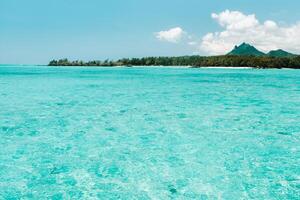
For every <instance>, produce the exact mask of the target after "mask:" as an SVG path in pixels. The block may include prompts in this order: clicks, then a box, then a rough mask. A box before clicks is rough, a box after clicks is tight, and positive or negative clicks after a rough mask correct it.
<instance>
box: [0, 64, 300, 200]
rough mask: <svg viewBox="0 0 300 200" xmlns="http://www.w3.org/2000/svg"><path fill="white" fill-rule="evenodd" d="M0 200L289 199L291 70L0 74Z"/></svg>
mask: <svg viewBox="0 0 300 200" xmlns="http://www.w3.org/2000/svg"><path fill="white" fill-rule="evenodd" d="M0 199H55V200H56V199H57V200H58V199H128V200H131V199H142V200H143V199H230V200H234V199H300V71H298V70H284V69H283V70H254V69H186V68H155V67H152V68H151V67H148V68H147V67H145V68H79V67H78V68H72V67H52V68H51V67H43V66H41V67H37V66H1V67H0Z"/></svg>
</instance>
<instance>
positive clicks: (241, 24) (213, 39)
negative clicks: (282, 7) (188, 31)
mask: <svg viewBox="0 0 300 200" xmlns="http://www.w3.org/2000/svg"><path fill="white" fill-rule="evenodd" d="M212 18H213V19H214V20H216V21H217V22H218V24H219V25H220V26H221V27H222V28H223V30H222V31H220V32H214V33H207V34H206V35H205V36H204V37H203V38H202V42H201V44H200V50H201V51H202V52H203V51H204V52H206V53H208V54H211V55H216V54H225V53H227V52H229V51H230V50H231V49H232V48H233V47H234V46H235V45H237V44H240V43H242V42H247V43H250V44H252V45H254V46H256V47H257V48H258V49H260V50H262V51H270V50H274V49H284V50H288V51H292V52H295V53H300V23H296V24H294V25H290V26H279V25H278V24H277V23H276V22H274V21H271V20H267V21H265V22H263V23H261V22H259V20H258V19H257V18H256V16H255V15H254V14H251V15H245V14H243V13H242V12H239V11H229V10H226V11H223V12H221V13H219V14H216V13H213V14H212Z"/></svg>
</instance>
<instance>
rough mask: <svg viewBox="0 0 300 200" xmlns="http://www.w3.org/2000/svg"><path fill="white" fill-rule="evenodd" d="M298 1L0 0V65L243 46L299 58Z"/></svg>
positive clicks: (199, 52) (190, 52)
mask: <svg viewBox="0 0 300 200" xmlns="http://www.w3.org/2000/svg"><path fill="white" fill-rule="evenodd" d="M299 8H300V1H299V0H286V1H281V0H147V1H146V0H26V1H24V0H0V64H1V63H2V64H47V63H48V62H49V61H50V60H52V59H59V58H68V59H70V60H85V61H87V60H104V59H118V58H124V57H130V58H131V57H143V56H181V55H221V54H225V53H226V52H228V51H229V50H231V49H232V48H233V47H234V45H238V44H239V43H242V42H247V43H250V44H252V45H255V46H256V47H257V48H258V49H259V50H262V51H266V52H267V51H269V50H271V49H279V48H282V49H285V50H288V51H291V52H293V53H299V54H300V12H299Z"/></svg>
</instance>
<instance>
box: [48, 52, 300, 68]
mask: <svg viewBox="0 0 300 200" xmlns="http://www.w3.org/2000/svg"><path fill="white" fill-rule="evenodd" d="M48 65H49V66H102V67H105V66H107V67H112V66H128V67H130V66H190V67H195V68H197V67H253V68H278V69H280V68H292V69H300V56H292V57H271V56H241V55H224V56H179V57H145V58H130V59H129V58H124V59H119V60H116V61H113V60H105V61H98V60H95V61H88V62H85V61H78V60H76V61H69V60H68V59H60V60H52V61H50V62H49V64H48Z"/></svg>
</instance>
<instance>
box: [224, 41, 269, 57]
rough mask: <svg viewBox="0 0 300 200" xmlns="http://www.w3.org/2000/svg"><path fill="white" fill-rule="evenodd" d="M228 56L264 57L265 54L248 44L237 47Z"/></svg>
mask: <svg viewBox="0 0 300 200" xmlns="http://www.w3.org/2000/svg"><path fill="white" fill-rule="evenodd" d="M227 55H239V56H264V55H265V53H263V52H261V51H259V50H257V49H256V48H255V47H254V46H251V45H250V44H247V43H245V42H244V43H242V44H241V45H239V46H235V47H234V49H233V50H232V51H231V52H229V53H228V54H227Z"/></svg>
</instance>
